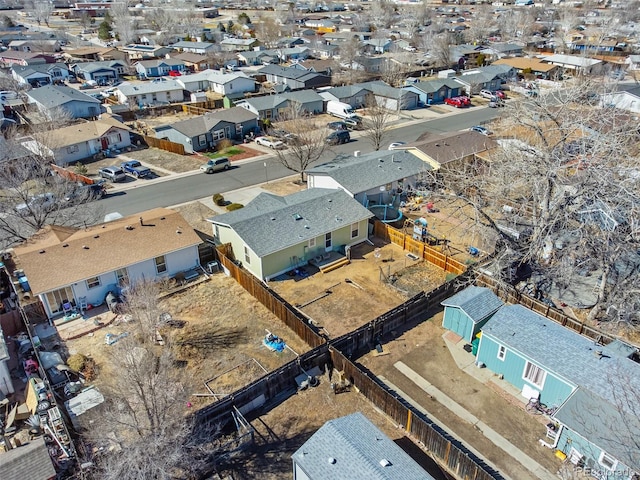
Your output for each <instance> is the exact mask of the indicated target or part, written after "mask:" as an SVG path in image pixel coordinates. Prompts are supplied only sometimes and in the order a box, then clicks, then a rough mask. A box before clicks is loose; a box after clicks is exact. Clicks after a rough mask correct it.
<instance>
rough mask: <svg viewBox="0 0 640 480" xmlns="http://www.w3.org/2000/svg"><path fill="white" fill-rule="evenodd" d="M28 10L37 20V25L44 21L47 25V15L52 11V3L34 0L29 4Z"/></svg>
mask: <svg viewBox="0 0 640 480" xmlns="http://www.w3.org/2000/svg"><path fill="white" fill-rule="evenodd" d="M29 11H30V12H31V13H32V14H33V18H34V20H35V21H36V22H38V25H40V24H42V22H44V23H45V24H46V25H47V27H48V26H49V17H50V16H51V13H53V3H51V2H48V1H43V0H40V1H38V0H35V1H34V2H33V3H32V4H31V7H30V8H29Z"/></svg>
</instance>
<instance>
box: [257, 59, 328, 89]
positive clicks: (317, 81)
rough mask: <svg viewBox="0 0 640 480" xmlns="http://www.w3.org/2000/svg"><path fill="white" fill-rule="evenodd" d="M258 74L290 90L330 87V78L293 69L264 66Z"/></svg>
mask: <svg viewBox="0 0 640 480" xmlns="http://www.w3.org/2000/svg"><path fill="white" fill-rule="evenodd" d="M258 73H259V74H261V75H266V76H267V81H268V82H270V83H274V84H282V85H287V86H288V87H289V88H290V89H291V90H303V89H310V88H319V87H327V86H329V85H331V76H328V75H323V74H321V73H315V72H308V71H306V70H301V69H297V68H293V67H281V66H280V65H266V66H264V67H262V68H261V69H260V70H258Z"/></svg>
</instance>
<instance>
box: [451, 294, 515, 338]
mask: <svg viewBox="0 0 640 480" xmlns="http://www.w3.org/2000/svg"><path fill="white" fill-rule="evenodd" d="M441 305H443V306H444V318H443V320H442V326H443V327H444V328H446V329H447V330H451V331H452V332H455V333H457V334H458V335H460V336H461V337H462V338H463V339H465V340H466V341H467V342H471V341H473V339H474V337H475V336H476V335H477V334H478V332H479V331H480V329H481V328H482V327H483V326H484V324H485V323H487V321H488V320H489V319H490V318H491V316H492V315H493V314H494V313H496V311H497V310H498V309H499V308H500V307H501V306H502V305H503V303H502V300H500V299H499V298H498V297H497V296H496V295H495V294H494V293H493V292H492V291H491V290H489V289H488V288H484V287H476V286H471V287H467V288H465V289H464V290H462V291H461V292H458V293H456V294H455V295H454V296H453V297H449V298H448V299H446V300H445V301H444V302H442V303H441Z"/></svg>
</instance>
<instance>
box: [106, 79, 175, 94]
mask: <svg viewBox="0 0 640 480" xmlns="http://www.w3.org/2000/svg"><path fill="white" fill-rule="evenodd" d="M182 89H183V86H182V85H181V84H180V83H178V82H177V81H176V80H169V79H165V78H163V79H160V80H152V81H150V82H136V83H130V82H124V83H122V84H120V85H119V86H118V90H120V92H121V93H122V94H123V95H124V96H126V97H129V96H132V95H143V94H146V93H154V92H165V91H167V90H182Z"/></svg>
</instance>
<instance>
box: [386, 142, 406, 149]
mask: <svg viewBox="0 0 640 480" xmlns="http://www.w3.org/2000/svg"><path fill="white" fill-rule="evenodd" d="M405 145H406V143H405V142H393V143H391V144H390V145H389V150H400V149H401V148H402V147H404V146H405Z"/></svg>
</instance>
